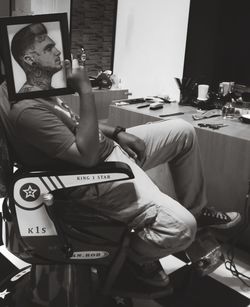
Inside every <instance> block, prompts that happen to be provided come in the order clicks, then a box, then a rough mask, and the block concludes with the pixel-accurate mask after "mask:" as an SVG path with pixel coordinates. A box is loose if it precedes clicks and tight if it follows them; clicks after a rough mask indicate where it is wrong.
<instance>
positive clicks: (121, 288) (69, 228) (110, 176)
mask: <svg viewBox="0 0 250 307" xmlns="http://www.w3.org/2000/svg"><path fill="white" fill-rule="evenodd" d="M1 132H3V130H1ZM2 140H3V138H2ZM2 145H3V143H2ZM5 149H6V148H5ZM2 150H3V148H2ZM5 158H7V156H6V153H5ZM8 161H10V160H9V159H6V160H5V163H4V166H5V171H6V170H7V171H8V172H9V173H8V175H7V176H5V179H7V191H6V193H5V199H4V202H3V210H2V211H3V212H2V215H3V242H4V244H5V246H6V248H7V249H8V250H9V251H10V252H11V253H12V254H14V255H15V256H17V257H18V258H19V259H21V260H23V261H24V262H25V263H27V267H25V268H24V269H23V270H21V271H19V272H15V273H13V274H12V275H11V276H9V277H8V278H7V279H6V280H5V281H4V282H2V283H0V295H1V300H3V301H4V303H5V305H4V306H6V307H10V306H11V307H12V306H13V307H14V306H15V307H24V306H25V307H42V306H53V307H57V306H60V307H101V306H108V305H107V303H106V301H107V300H108V298H109V297H111V296H113V297H116V296H119V297H125V298H126V297H128V298H131V297H137V298H138V297H140V298H150V299H152V298H157V297H160V296H165V295H168V294H169V293H170V292H171V289H170V288H166V289H159V288H154V287H148V286H147V285H144V284H143V283H140V282H138V281H137V280H136V278H135V276H133V274H130V273H131V272H129V270H128V269H127V268H126V261H125V260H126V256H127V251H128V248H129V244H130V240H131V238H132V236H133V235H134V233H133V230H132V229H129V228H128V227H127V225H125V224H123V223H121V222H118V221H116V220H112V219H111V218H109V217H107V216H104V215H103V214H101V213H99V212H98V211H96V210H94V209H91V207H86V208H84V210H83V211H81V214H80V216H79V218H77V216H75V217H74V223H70V222H68V221H67V219H66V221H65V220H64V218H63V216H61V214H60V212H61V210H60V207H61V206H62V205H64V206H65V205H67V204H68V205H69V206H73V205H74V204H73V201H72V200H69V199H65V198H64V195H63V191H67V189H70V188H72V187H76V186H83V185H89V184H99V183H103V182H109V181H116V180H128V179H131V178H133V174H132V171H131V169H130V168H129V166H128V165H126V164H124V163H117V162H105V163H103V164H101V165H98V166H97V167H95V168H81V169H72V170H67V171H57V172H54V171H53V172H52V171H45V170H43V171H34V170H33V171H27V170H24V169H22V168H19V169H18V170H17V171H16V172H14V173H11V172H10V171H11V169H12V165H7V164H8ZM5 175H6V174H5ZM5 182H6V181H5ZM72 208H73V207H72ZM29 264H30V265H29ZM132 273H133V272H132Z"/></svg>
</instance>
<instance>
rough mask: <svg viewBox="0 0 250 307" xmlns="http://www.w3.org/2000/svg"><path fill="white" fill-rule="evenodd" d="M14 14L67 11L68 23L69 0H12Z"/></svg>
mask: <svg viewBox="0 0 250 307" xmlns="http://www.w3.org/2000/svg"><path fill="white" fill-rule="evenodd" d="M13 2H14V5H13V6H14V10H15V11H14V15H30V14H34V15H35V14H52V13H64V12H67V13H68V21H69V25H70V2H71V1H70V0H13Z"/></svg>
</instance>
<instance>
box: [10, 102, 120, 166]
mask: <svg viewBox="0 0 250 307" xmlns="http://www.w3.org/2000/svg"><path fill="white" fill-rule="evenodd" d="M59 102H60V101H58V100H57V99H56V98H49V99H40V98H39V99H33V100H22V101H19V102H17V103H15V104H14V105H13V106H12V108H11V110H10V113H9V119H10V123H11V124H12V125H13V135H8V139H9V141H10V143H11V145H12V147H13V149H14V152H15V153H16V155H17V157H18V160H19V162H20V163H21V164H22V165H23V166H24V167H27V168H32V169H44V168H45V169H63V168H64V167H65V166H66V164H67V163H66V162H65V161H63V160H60V159H58V158H57V157H58V156H59V155H60V154H62V153H63V152H64V151H65V150H67V149H68V148H69V147H70V146H71V145H72V144H73V143H74V142H75V132H76V129H77V122H76V120H75V118H72V116H70V114H69V113H68V111H67V109H63V107H62V106H61V105H60V103H59ZM99 141H100V150H99V159H100V162H101V161H104V160H105V158H106V157H107V156H108V155H109V154H110V153H111V152H112V150H113V147H114V142H113V141H112V140H111V139H109V138H107V137H105V136H104V135H103V133H102V132H101V131H100V132H99Z"/></svg>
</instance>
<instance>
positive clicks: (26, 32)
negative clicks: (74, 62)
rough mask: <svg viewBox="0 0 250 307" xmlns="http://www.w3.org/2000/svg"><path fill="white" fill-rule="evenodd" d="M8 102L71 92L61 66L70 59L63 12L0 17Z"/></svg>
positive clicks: (0, 35)
mask: <svg viewBox="0 0 250 307" xmlns="http://www.w3.org/2000/svg"><path fill="white" fill-rule="evenodd" d="M0 37H1V44H0V46H1V47H0V48H2V50H1V51H2V52H1V53H2V58H3V62H4V67H5V77H6V82H7V88H8V95H9V100H10V101H18V100H23V99H32V98H42V97H50V96H61V95H66V94H72V93H74V92H73V91H72V89H70V87H68V86H67V80H66V73H65V69H64V66H63V61H64V60H65V59H69V60H70V59H71V53H70V39H69V32H68V20H67V13H57V14H43V15H29V16H12V17H3V18H0Z"/></svg>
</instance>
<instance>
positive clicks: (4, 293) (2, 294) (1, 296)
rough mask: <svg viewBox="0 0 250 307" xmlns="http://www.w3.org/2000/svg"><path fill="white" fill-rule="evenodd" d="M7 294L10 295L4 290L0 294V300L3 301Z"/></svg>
mask: <svg viewBox="0 0 250 307" xmlns="http://www.w3.org/2000/svg"><path fill="white" fill-rule="evenodd" d="M9 293H10V292H8V290H7V289H6V290H4V291H3V292H2V293H1V292H0V298H2V299H5V296H6V295H7V294H9Z"/></svg>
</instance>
